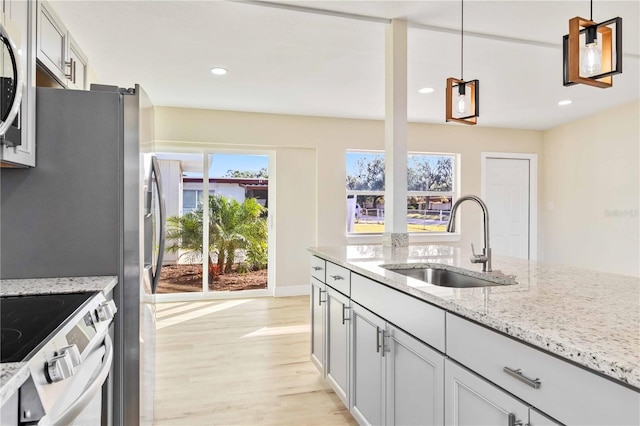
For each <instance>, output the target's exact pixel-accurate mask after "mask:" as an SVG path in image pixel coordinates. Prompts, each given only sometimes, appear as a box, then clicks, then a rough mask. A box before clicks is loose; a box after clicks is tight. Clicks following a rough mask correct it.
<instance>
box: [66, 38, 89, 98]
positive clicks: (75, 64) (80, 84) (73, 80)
mask: <svg viewBox="0 0 640 426" xmlns="http://www.w3.org/2000/svg"><path fill="white" fill-rule="evenodd" d="M68 37H69V50H68V54H69V55H68V57H69V59H68V62H69V64H70V70H69V73H68V74H67V77H68V80H67V82H68V86H69V88H71V89H77V90H85V89H86V87H85V86H86V81H87V57H86V56H85V54H84V53H83V52H82V50H81V49H80V47H79V46H78V44H77V43H76V41H75V40H74V39H73V37H71V36H68Z"/></svg>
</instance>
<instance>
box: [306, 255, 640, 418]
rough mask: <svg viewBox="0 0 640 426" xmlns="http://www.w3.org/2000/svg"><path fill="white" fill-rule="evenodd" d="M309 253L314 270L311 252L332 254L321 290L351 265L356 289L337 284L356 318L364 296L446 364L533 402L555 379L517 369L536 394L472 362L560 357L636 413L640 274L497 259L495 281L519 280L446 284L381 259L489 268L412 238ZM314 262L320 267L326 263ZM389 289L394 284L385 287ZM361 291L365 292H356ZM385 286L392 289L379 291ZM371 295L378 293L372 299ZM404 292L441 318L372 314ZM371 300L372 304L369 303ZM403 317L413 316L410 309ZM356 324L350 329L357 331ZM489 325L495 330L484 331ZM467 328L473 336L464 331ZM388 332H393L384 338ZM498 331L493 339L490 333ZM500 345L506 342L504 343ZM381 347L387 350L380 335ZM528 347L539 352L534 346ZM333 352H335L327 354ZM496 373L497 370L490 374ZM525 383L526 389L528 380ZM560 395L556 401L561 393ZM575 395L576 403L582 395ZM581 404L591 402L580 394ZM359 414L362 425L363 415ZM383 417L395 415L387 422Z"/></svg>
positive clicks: (639, 405) (639, 402) (639, 399)
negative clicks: (507, 355) (436, 331)
mask: <svg viewBox="0 0 640 426" xmlns="http://www.w3.org/2000/svg"><path fill="white" fill-rule="evenodd" d="M310 251H311V253H312V254H313V255H314V256H312V275H313V267H314V260H313V258H316V259H321V260H322V261H326V265H327V272H326V274H327V275H326V290H324V291H326V292H330V291H333V290H332V287H331V286H334V285H333V284H332V283H331V280H332V279H333V278H330V274H329V268H332V267H333V268H345V271H348V272H349V274H350V282H351V287H349V290H348V291H350V292H351V294H346V290H344V288H347V287H344V284H342V283H343V281H340V284H339V285H342V286H343V290H342V294H343V295H346V296H347V297H350V298H351V299H350V300H343V302H342V304H343V306H344V307H345V309H347V310H348V308H347V306H348V305H347V303H351V304H352V306H354V307H353V315H352V317H354V318H357V316H356V315H355V313H356V311H357V309H358V308H359V307H360V306H358V305H362V304H363V303H364V302H362V301H365V302H366V303H365V305H364V307H365V308H366V309H367V310H369V311H370V312H372V313H374V314H376V315H378V316H381V317H383V319H385V320H386V321H387V323H388V324H389V325H390V326H396V327H398V328H400V329H401V330H402V331H405V332H408V333H409V334H411V335H412V336H414V337H416V338H417V339H418V340H419V341H421V342H424V343H427V345H429V346H430V347H431V348H432V349H436V351H434V352H437V354H439V355H441V356H442V357H443V358H444V359H446V360H447V362H450V361H453V362H454V363H455V364H456V366H460V365H461V366H462V367H465V368H468V369H470V370H473V371H474V372H476V373H478V375H479V376H482V377H483V379H487V381H488V382H493V383H494V384H498V385H499V386H502V387H503V388H505V389H506V390H507V391H508V392H511V393H513V394H514V395H516V396H517V397H518V398H520V399H522V400H524V401H527V402H529V403H530V405H532V406H535V407H537V405H536V404H534V403H533V402H536V401H535V399H536V398H539V395H541V394H543V393H544V392H547V391H548V390H549V389H550V388H551V384H550V383H551V382H552V379H550V378H548V377H541V378H540V380H541V382H542V385H540V381H538V379H537V378H533V377H532V378H527V377H525V375H526V374H527V373H528V374H530V375H531V374H534V373H535V374H537V373H536V372H535V371H533V372H532V371H531V370H532V369H529V371H528V372H527V370H526V369H524V368H523V369H522V371H523V372H524V373H522V372H521V371H517V372H512V375H514V374H515V375H517V376H519V377H518V379H519V380H520V381H526V380H528V381H529V387H530V386H537V387H538V388H539V389H538V390H537V391H532V392H533V393H531V394H530V393H529V390H526V389H525V390H523V391H522V393H521V392H520V390H519V389H511V388H509V387H507V386H510V384H508V382H505V383H507V384H503V380H510V379H509V377H508V374H504V373H503V372H502V367H500V370H501V371H500V372H499V373H498V372H494V371H493V370H490V369H488V367H487V369H486V371H485V370H483V369H484V368H485V366H484V365H478V368H475V365H476V364H477V363H479V362H480V361H478V360H479V359H482V358H483V356H484V357H486V358H488V359H491V358H499V357H500V356H501V353H500V352H496V353H493V352H492V350H493V349H492V348H493V347H496V348H500V350H504V351H505V352H508V351H509V350H512V349H513V350H514V351H520V347H521V348H524V349H523V351H524V353H523V354H519V353H518V356H517V357H516V358H518V359H519V358H522V359H525V358H526V357H527V356H529V355H531V356H533V357H534V358H536V357H542V358H540V359H541V360H542V361H539V362H544V363H546V362H547V359H549V360H550V361H549V362H551V363H554V362H555V363H557V362H558V361H557V360H558V359H560V360H562V361H563V362H562V363H561V365H560V367H558V368H560V369H561V370H562V367H563V366H564V365H566V366H568V367H569V366H570V367H571V371H570V372H569V373H567V375H568V376H567V377H571V374H574V373H575V374H577V376H576V377H578V378H576V379H575V380H581V379H579V377H582V376H581V375H584V374H586V373H585V372H588V373H589V374H588V375H587V377H586V379H587V380H591V377H595V378H597V380H598V381H597V382H596V384H595V385H593V386H599V385H600V384H601V383H604V384H605V387H606V386H609V384H611V385H612V386H614V388H613V389H618V388H619V389H623V391H622V392H623V393H624V395H626V396H627V397H629V396H630V399H627V401H631V404H633V405H635V406H631V407H630V408H631V411H633V410H634V409H635V412H636V413H640V393H639V390H640V279H638V278H634V277H627V276H620V275H615V274H607V273H601V272H595V271H586V270H582V269H578V268H572V267H567V266H561V265H552V264H546V263H542V262H532V261H531V262H530V261H526V260H521V259H515V258H508V257H499V256H494V258H493V272H491V273H490V274H491V275H494V276H496V277H497V278H496V280H498V281H500V280H510V279H515V281H516V282H517V284H515V285H496V286H490V287H476V288H448V287H440V286H435V285H430V284H427V283H425V282H424V281H421V280H418V279H415V278H410V277H407V276H404V275H401V274H398V273H395V272H392V271H390V270H388V269H385V268H383V267H382V265H385V266H387V267H389V266H400V265H408V266H406V267H412V266H413V267H420V266H424V264H425V263H428V264H433V265H434V266H437V267H439V268H443V269H452V270H458V271H463V272H464V273H467V274H469V275H473V276H477V277H486V275H487V273H483V272H480V271H481V265H474V264H471V263H470V261H469V254H470V253H467V252H466V251H463V250H461V249H459V248H453V247H450V246H441V245H416V246H409V247H408V248H387V247H382V246H377V245H361V246H343V247H326V248H325V247H322V248H312V249H310ZM332 265H335V266H332ZM315 267H316V268H320V267H322V265H320V266H315ZM341 275H342V276H341V277H340V279H341V280H344V279H345V278H347V279H349V278H348V277H343V276H344V275H345V274H344V273H342V274H341ZM331 276H332V277H335V276H336V275H331ZM317 278H318V277H317V276H316V277H315V278H312V284H314V281H315V280H316V279H317ZM318 281H322V280H318ZM344 282H346V280H345V281H344ZM316 284H317V283H316ZM334 287H335V286H334ZM390 289H392V290H394V291H391V292H389V291H390ZM356 290H358V291H359V293H358V295H357V296H354V292H355V291H356ZM321 291H322V290H321ZM380 291H384V292H386V293H380ZM369 293H371V294H373V295H374V296H369V295H368V294H369ZM378 293H379V294H380V295H381V296H380V297H378V299H384V300H383V301H381V302H380V303H378V302H376V301H375V297H376V296H375V295H376V294H378ZM322 294H324V293H322V292H320V293H319V295H320V297H319V298H320V299H322ZM327 294H328V293H327ZM398 294H400V295H403V296H405V302H406V303H407V304H406V307H405V310H409V309H411V308H410V307H409V305H410V304H411V303H414V302H415V301H416V300H418V301H421V302H426V305H425V306H429V307H432V308H433V309H435V308H436V307H437V308H440V309H438V311H439V312H441V315H440V314H438V313H437V312H436V313H435V314H434V315H435V316H433V317H431V318H432V319H431V320H429V321H428V322H429V323H430V324H426V322H427V321H423V322H424V324H423V325H422V326H420V324H412V323H411V322H410V321H409V322H407V320H405V319H402V318H400V317H398V320H397V321H394V320H393V318H385V317H384V315H382V314H380V312H376V309H378V308H375V307H376V306H379V307H380V310H383V311H384V310H385V309H387V308H386V306H387V305H389V304H391V303H392V302H393V301H394V300H399V299H394V298H395V297H396V295H398ZM326 299H327V300H328V299H330V298H329V296H326ZM367 303H369V304H370V306H367V305H366V304H367ZM377 303H378V304H377ZM327 315H328V314H327ZM394 315H395V314H394ZM403 315H404V316H405V317H406V316H407V314H406V313H403ZM438 315H440V316H438ZM343 316H344V314H343ZM352 317H349V318H347V320H350V319H351V318H352ZM424 318H427V316H424ZM440 318H441V319H440ZM327 321H330V320H327ZM402 321H405V323H407V324H409V325H408V326H407V327H415V328H413V329H411V330H408V329H407V327H404V326H402V325H401V324H400V323H401V322H402ZM438 321H441V326H442V327H441V328H442V330H441V334H442V336H439V335H432V336H430V335H428V334H427V333H425V334H424V336H427V337H422V335H421V333H423V331H424V330H426V329H427V328H428V327H430V326H431V327H432V326H433V324H435V323H436V322H438ZM343 322H344V321H343ZM381 328H383V327H382V326H378V329H381ZM374 329H375V328H374ZM445 329H446V332H445ZM353 330H354V328H353V326H352V329H351V331H353ZM487 331H491V332H492V333H489V334H486V332H487ZM329 333H330V332H329ZM456 333H457V334H456ZM461 333H467V334H466V335H464V336H463V337H460V336H461ZM388 335H389V331H387V334H386V336H388ZM445 336H446V337H445ZM494 337H495V342H494V341H493V340H492V339H494ZM382 338H383V340H384V338H385V332H384V331H383V332H382ZM428 339H431V340H430V341H429V340H428ZM513 343H516V344H517V345H518V347H516V348H511V346H509V345H512V344H513ZM350 344H351V347H350V351H353V347H354V343H353V342H351V343H350ZM503 344H504V345H506V346H504V348H503V346H502V345H503ZM474 345H475V346H474ZM512 346H513V345H512ZM382 347H383V352H384V342H383V343H382ZM532 347H533V348H536V350H533V349H531V348H532ZM496 351H498V350H497V349H496ZM529 352H533V353H532V354H530V353H529ZM483 354H484V355H483ZM454 355H455V356H454ZM349 356H353V354H350V355H349ZM312 358H313V357H312ZM327 359H330V357H329V356H327ZM536 359H538V358H536ZM351 362H352V363H353V362H354V359H351ZM532 362H533V364H532V365H535V364H536V362H538V361H536V362H534V361H532ZM514 364H515V362H514ZM576 366H578V367H579V368H576ZM352 367H353V366H352ZM496 367H497V366H496ZM505 367H507V366H505ZM452 368H453V367H452ZM456 368H457V367H456ZM505 372H506V369H505ZM325 373H326V371H325ZM350 374H352V372H350ZM493 374H496V376H495V377H494V376H492V375H493ZM535 374H534V375H535ZM562 374H564V373H562ZM329 376H330V374H329ZM503 376H504V377H503ZM603 378H604V379H603ZM356 380H357V378H355V377H350V383H349V387H351V388H350V389H349V391H353V386H354V381H356ZM536 382H537V384H536ZM330 383H331V380H330ZM523 386H525V388H526V387H527V385H526V384H525V385H523ZM563 386H564V385H563ZM585 386H586V384H585ZM540 389H542V391H540ZM570 391H571V387H570V386H569V387H566V388H565V389H564V390H563V392H570ZM346 393H348V392H347V391H346V390H345V395H346ZM554 398H555V399H558V395H556V396H554ZM532 400H534V401H532ZM343 401H345V402H346V403H349V404H350V405H352V406H353V405H354V401H353V395H350V396H349V398H346V397H345V398H343ZM576 401H577V402H580V400H579V398H577V399H576ZM541 404H542V402H541ZM584 404H585V405H588V404H589V403H588V401H584ZM355 405H357V404H355ZM565 405H566V404H565ZM350 408H353V407H350ZM540 408H541V409H543V408H544V407H540ZM554 410H555V408H553V407H552V408H551V409H549V410H547V411H554ZM387 411H389V410H387ZM543 411H545V410H543ZM352 412H353V410H352ZM562 412H563V409H561V408H560V409H558V411H555V412H554V413H553V414H554V416H555V417H556V418H558V420H559V421H562V422H567V423H571V422H570V421H567V420H565V419H564V418H562ZM383 417H384V413H383ZM387 417H388V413H387ZM356 418H358V416H356ZM531 418H533V416H532V417H531ZM359 420H360V421H361V422H363V421H362V419H359ZM365 421H369V419H365ZM593 421H595V420H593ZM387 423H393V422H392V421H390V420H389V419H387ZM446 423H447V424H450V423H451V422H450V421H447V422H446ZM460 424H462V423H460ZM610 424H614V423H610Z"/></svg>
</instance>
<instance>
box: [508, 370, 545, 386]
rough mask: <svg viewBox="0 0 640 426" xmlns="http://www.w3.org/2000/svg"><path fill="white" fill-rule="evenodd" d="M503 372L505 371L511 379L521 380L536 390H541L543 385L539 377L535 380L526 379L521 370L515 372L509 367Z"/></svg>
mask: <svg viewBox="0 0 640 426" xmlns="http://www.w3.org/2000/svg"><path fill="white" fill-rule="evenodd" d="M502 371H504V372H505V373H507V374H508V375H510V376H511V377H513V378H516V379H518V380H520V381H521V382H522V383H524V384H527V385H529V386H531V387H532V388H534V389H540V386H541V385H542V382H541V381H540V379H538V378H537V377H536V378H535V379H530V378H528V377H526V376H525V375H524V374H522V370H521V369H519V368H518V369H517V370H514V369H512V368H509V367H504V368H503V369H502Z"/></svg>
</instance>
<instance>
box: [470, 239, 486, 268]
mask: <svg viewBox="0 0 640 426" xmlns="http://www.w3.org/2000/svg"><path fill="white" fill-rule="evenodd" d="M471 253H472V255H471V258H470V259H469V260H471V263H484V264H486V262H487V260H488V256H487V255H485V254H484V251H483V253H482V254H476V249H475V247H474V246H473V243H471Z"/></svg>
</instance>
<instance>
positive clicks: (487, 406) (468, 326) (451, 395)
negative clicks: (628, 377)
mask: <svg viewBox="0 0 640 426" xmlns="http://www.w3.org/2000/svg"><path fill="white" fill-rule="evenodd" d="M311 265H312V278H311V326H312V327H311V360H312V362H313V363H314V364H315V365H316V367H317V368H318V369H319V370H320V372H321V374H322V375H323V376H325V377H326V379H327V381H328V382H329V384H330V385H331V386H332V388H333V389H334V390H335V392H336V394H337V395H338V397H339V398H340V399H341V400H342V402H343V403H344V404H345V405H346V406H347V407H349V410H350V411H351V414H352V415H353V417H354V418H355V419H356V421H357V422H358V423H359V424H360V425H399V426H400V425H402V426H410V425H421V426H422V425H451V426H454V425H455V426H462V425H504V426H525V425H526V426H553V425H556V426H557V425H560V424H562V423H564V424H579V425H605V424H606V425H640V393H639V392H638V391H637V390H633V389H630V388H627V387H624V386H622V385H620V384H617V383H615V382H613V381H612V380H609V379H606V378H603V377H600V376H598V375H596V374H594V373H592V372H590V371H588V370H586V369H584V368H580V367H577V366H575V365H572V364H570V363H568V362H566V361H564V360H561V359H559V358H557V357H554V356H551V355H550V354H548V353H546V352H544V351H541V350H538V349H536V348H532V347H530V346H527V345H525V344H523V343H521V342H519V341H517V340H516V339H512V338H510V337H507V336H504V335H501V334H500V333H498V332H496V331H495V330H492V329H490V328H487V327H484V326H480V325H478V324H475V323H473V322H471V321H468V320H467V319H465V318H462V317H460V316H458V315H455V314H452V313H450V312H446V313H445V311H444V310H443V309H441V308H439V307H436V306H434V305H431V304H429V303H427V302H424V301H421V300H419V299H416V298H414V297H412V296H410V295H408V294H405V293H402V292H400V291H397V290H394V289H392V288H390V287H388V286H385V285H383V284H380V283H378V282H376V281H374V280H372V279H370V278H366V277H363V276H360V275H358V274H356V273H353V271H351V272H350V273H348V272H347V271H348V270H347V269H346V268H344V267H342V266H339V265H336V264H333V263H331V262H330V261H326V262H325V260H324V259H322V258H319V257H317V256H313V257H312V262H311ZM325 269H326V271H325ZM325 272H326V273H325ZM327 274H328V275H327ZM327 276H328V277H329V278H326V277H327ZM322 278H324V279H327V280H329V279H330V280H331V281H327V283H329V285H327V284H326V283H325V282H322V281H321V279H322ZM414 336H415V337H414ZM445 336H446V339H445ZM445 342H446V344H445ZM445 352H446V353H445ZM538 410H540V411H538ZM543 413H545V414H543ZM547 416H552V417H553V418H554V419H557V420H556V421H554V420H553V419H552V418H551V417H547ZM558 421H559V422H562V423H557V422H558Z"/></svg>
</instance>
